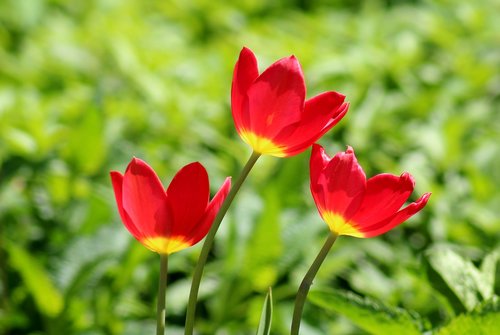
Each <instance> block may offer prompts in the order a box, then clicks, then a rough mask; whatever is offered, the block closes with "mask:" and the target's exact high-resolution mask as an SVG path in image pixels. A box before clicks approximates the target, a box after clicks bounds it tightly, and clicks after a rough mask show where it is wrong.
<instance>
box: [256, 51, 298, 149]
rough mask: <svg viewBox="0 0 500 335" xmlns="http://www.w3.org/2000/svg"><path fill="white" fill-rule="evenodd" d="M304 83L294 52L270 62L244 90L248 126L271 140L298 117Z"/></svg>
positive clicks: (296, 120)
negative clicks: (248, 120) (246, 91)
mask: <svg viewBox="0 0 500 335" xmlns="http://www.w3.org/2000/svg"><path fill="white" fill-rule="evenodd" d="M305 94H306V87H305V83H304V76H303V74H302V69H301V67H300V64H299V62H298V61H297V59H296V58H295V57H294V56H290V57H287V58H283V59H281V60H279V61H277V62H275V63H274V64H272V65H271V66H270V67H269V68H268V69H267V70H265V71H264V72H263V73H262V74H261V75H260V76H259V77H258V78H257V80H256V81H255V82H254V83H253V84H252V86H251V87H250V88H249V90H248V93H247V99H248V115H249V117H250V130H251V131H252V132H254V133H255V134H257V135H261V136H263V137H266V138H267V139H270V140H273V139H274V137H275V136H276V135H277V134H278V133H279V132H280V131H282V130H283V129H284V128H285V127H287V126H288V125H291V124H294V123H296V122H298V121H300V119H301V117H302V111H303V109H304V100H305Z"/></svg>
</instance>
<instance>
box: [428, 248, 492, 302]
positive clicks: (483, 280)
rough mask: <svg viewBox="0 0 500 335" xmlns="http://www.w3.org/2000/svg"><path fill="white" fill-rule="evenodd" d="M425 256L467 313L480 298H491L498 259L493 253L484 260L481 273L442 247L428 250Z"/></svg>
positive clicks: (454, 253) (470, 263) (448, 249)
mask: <svg viewBox="0 0 500 335" xmlns="http://www.w3.org/2000/svg"><path fill="white" fill-rule="evenodd" d="M427 255H428V258H429V263H430V264H431V266H432V267H433V269H434V270H435V271H436V272H437V273H438V274H439V275H440V276H441V277H442V278H443V280H444V281H445V283H446V284H447V285H448V286H449V287H450V289H451V290H452V291H453V293H454V294H455V295H456V296H457V298H458V299H459V300H460V302H461V303H462V304H463V305H464V307H465V308H466V309H467V310H468V311H471V310H473V309H474V308H475V307H476V306H477V305H478V304H479V303H480V302H481V300H482V299H480V297H481V296H482V298H483V299H489V298H491V297H492V295H493V285H494V271H495V264H496V261H497V257H498V256H497V255H495V253H493V254H492V255H490V256H489V257H487V258H486V259H485V261H484V262H483V271H479V270H478V269H477V268H476V267H475V266H474V264H472V262H471V261H469V260H466V259H464V258H463V257H462V256H460V255H458V254H457V253H456V252H454V251H453V250H451V249H450V248H449V247H447V246H444V245H437V246H434V247H432V248H430V249H429V250H428V251H427Z"/></svg>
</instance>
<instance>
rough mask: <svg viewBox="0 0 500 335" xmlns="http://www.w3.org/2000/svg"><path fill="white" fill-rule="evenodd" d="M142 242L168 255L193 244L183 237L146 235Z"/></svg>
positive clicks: (153, 249)
mask: <svg viewBox="0 0 500 335" xmlns="http://www.w3.org/2000/svg"><path fill="white" fill-rule="evenodd" d="M141 243H142V244H144V246H146V247H147V248H148V249H150V250H152V251H154V252H157V253H159V254H168V255H170V254H171V253H174V252H176V251H179V250H182V249H186V248H187V247H190V246H191V244H189V243H187V242H186V241H185V240H184V239H183V238H182V237H145V238H143V239H142V240H141Z"/></svg>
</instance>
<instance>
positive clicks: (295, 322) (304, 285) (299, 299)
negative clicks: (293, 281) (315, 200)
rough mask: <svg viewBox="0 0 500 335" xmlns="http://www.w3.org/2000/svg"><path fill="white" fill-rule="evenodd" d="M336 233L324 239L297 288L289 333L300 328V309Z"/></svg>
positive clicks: (296, 332) (296, 331) (291, 334)
mask: <svg viewBox="0 0 500 335" xmlns="http://www.w3.org/2000/svg"><path fill="white" fill-rule="evenodd" d="M337 237H338V235H336V234H334V233H330V234H329V236H328V238H327V239H326V241H325V244H324V245H323V247H322V248H321V250H320V252H319V254H318V255H317V256H316V259H315V260H314V262H313V263H312V264H311V267H310V268H309V270H307V273H306V275H305V276H304V279H302V282H301V283H300V287H299V290H298V291H297V296H296V297H295V307H294V310H293V318H292V327H291V330H290V335H297V334H298V333H299V328H300V319H301V317H302V310H303V309H304V303H305V301H306V298H307V294H308V293H309V288H310V287H311V285H312V283H313V280H314V277H316V274H317V273H318V270H319V268H320V266H321V264H322V263H323V261H324V260H325V258H326V255H328V252H329V251H330V249H331V248H332V245H333V243H335V240H336V239H337Z"/></svg>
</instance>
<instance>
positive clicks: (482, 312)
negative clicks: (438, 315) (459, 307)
mask: <svg viewBox="0 0 500 335" xmlns="http://www.w3.org/2000/svg"><path fill="white" fill-rule="evenodd" d="M499 320H500V305H499V302H498V297H494V298H493V299H490V300H489V301H486V302H485V303H484V304H482V305H481V306H478V308H476V309H475V310H474V311H473V312H471V313H467V314H462V315H460V316H458V317H457V318H455V319H453V320H452V321H451V322H450V323H449V324H447V325H446V326H444V327H443V328H441V329H439V331H438V332H437V334H438V335H453V334H471V335H482V334H495V333H496V332H497V331H498V321H499Z"/></svg>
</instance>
